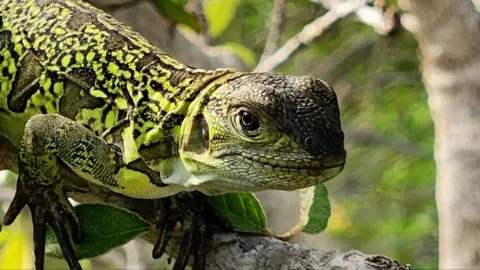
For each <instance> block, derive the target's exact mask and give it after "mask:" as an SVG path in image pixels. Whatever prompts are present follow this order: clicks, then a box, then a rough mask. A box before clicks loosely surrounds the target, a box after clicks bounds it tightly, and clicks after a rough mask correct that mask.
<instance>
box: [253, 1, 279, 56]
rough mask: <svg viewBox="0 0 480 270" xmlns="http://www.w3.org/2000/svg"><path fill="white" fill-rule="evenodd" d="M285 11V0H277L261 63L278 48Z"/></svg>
mask: <svg viewBox="0 0 480 270" xmlns="http://www.w3.org/2000/svg"><path fill="white" fill-rule="evenodd" d="M284 11H285V0H275V3H274V6H273V9H272V17H271V19H270V27H269V30H268V36H267V40H266V41H265V47H264V48H263V53H262V56H261V57H260V61H259V63H262V62H263V61H264V60H265V59H266V58H267V57H268V56H270V55H271V54H272V53H273V52H274V51H275V49H277V46H278V42H279V41H280V34H281V32H282V25H283V19H284Z"/></svg>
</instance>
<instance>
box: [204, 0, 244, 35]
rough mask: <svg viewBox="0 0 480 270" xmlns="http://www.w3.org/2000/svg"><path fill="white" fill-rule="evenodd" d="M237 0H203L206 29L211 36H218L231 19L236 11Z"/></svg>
mask: <svg viewBox="0 0 480 270" xmlns="http://www.w3.org/2000/svg"><path fill="white" fill-rule="evenodd" d="M237 6H238V0H205V1H204V9H205V17H206V19H207V23H208V31H209V32H210V35H211V36H212V37H218V36H219V35H220V34H221V33H223V31H225V29H227V27H228V25H229V24H230V22H231V21H232V19H233V18H234V16H235V13H236V11H237Z"/></svg>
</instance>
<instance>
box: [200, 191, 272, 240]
mask: <svg viewBox="0 0 480 270" xmlns="http://www.w3.org/2000/svg"><path fill="white" fill-rule="evenodd" d="M208 202H209V203H210V204H212V205H213V206H215V208H216V209H217V210H218V212H219V213H220V214H221V215H223V216H224V217H225V218H227V219H228V220H229V221H230V222H231V223H232V226H233V228H234V229H235V230H236V231H240V232H249V233H262V232H264V231H265V229H266V227H267V218H266V216H265V212H264V211H263V208H262V206H261V205H260V202H259V201H258V200H257V198H255V196H254V195H253V194H251V193H230V194H225V195H219V196H211V197H208Z"/></svg>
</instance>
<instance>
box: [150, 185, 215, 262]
mask: <svg viewBox="0 0 480 270" xmlns="http://www.w3.org/2000/svg"><path fill="white" fill-rule="evenodd" d="M205 197H206V196H205V195H203V194H200V193H196V192H193V193H185V194H179V195H176V196H173V197H170V198H166V199H164V202H163V203H164V205H163V209H162V211H161V212H160V215H159V221H158V225H157V229H158V231H159V232H160V234H159V237H158V239H157V242H156V243H155V245H154V247H153V251H152V256H153V258H155V259H156V258H159V257H161V256H162V255H163V254H164V252H165V249H166V248H167V244H168V241H169V240H170V239H171V237H172V233H173V232H174V231H175V230H176V227H177V224H178V223H180V224H181V225H182V230H183V233H184V236H183V240H182V242H181V244H180V252H179V254H178V256H177V258H176V261H175V265H174V268H173V269H174V270H179V269H185V267H186V265H187V264H188V260H189V258H190V255H193V265H192V269H194V270H203V269H205V255H206V254H205V250H206V249H205V247H206V224H205V215H204V214H205V213H204V212H205V204H206V200H205Z"/></svg>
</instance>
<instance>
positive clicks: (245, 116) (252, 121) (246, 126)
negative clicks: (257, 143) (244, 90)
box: [240, 110, 260, 132]
mask: <svg viewBox="0 0 480 270" xmlns="http://www.w3.org/2000/svg"><path fill="white" fill-rule="evenodd" d="M240 125H241V126H242V129H243V130H244V131H247V132H251V131H255V130H257V129H259V128H260V122H259V121H258V118H257V117H256V116H255V115H253V114H252V113H250V112H248V111H243V110H242V111H240Z"/></svg>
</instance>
